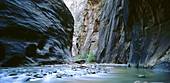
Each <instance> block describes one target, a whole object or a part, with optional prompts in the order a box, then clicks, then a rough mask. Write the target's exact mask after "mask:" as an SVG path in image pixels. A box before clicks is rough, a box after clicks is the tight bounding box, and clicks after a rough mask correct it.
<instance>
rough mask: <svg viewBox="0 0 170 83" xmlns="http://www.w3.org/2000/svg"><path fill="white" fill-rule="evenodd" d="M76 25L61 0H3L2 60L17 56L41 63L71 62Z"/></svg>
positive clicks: (0, 1) (0, 21)
mask: <svg viewBox="0 0 170 83" xmlns="http://www.w3.org/2000/svg"><path fill="white" fill-rule="evenodd" d="M73 25H74V20H73V17H72V15H71V13H70V12H69V10H68V8H67V7H66V6H65V4H64V2H63V1H62V0H0V46H1V47H0V49H2V50H1V51H0V54H2V55H0V56H1V57H3V56H5V58H2V59H4V61H3V62H2V63H1V64H3V63H9V62H8V60H10V58H11V57H14V56H20V57H25V56H28V57H30V58H29V59H32V60H31V61H32V62H38V63H41V62H47V63H48V62H52V63H53V64H55V63H69V62H71V61H72V59H71V53H70V51H71V47H72V36H73V31H74V29H73ZM28 57H26V58H28ZM2 59H1V60H2ZM22 60H23V59H22ZM24 61H26V60H23V62H24ZM29 61H30V60H29ZM26 62H27V61H26ZM9 64H10V63H9ZM18 64H20V63H18ZM8 66H10V65H8Z"/></svg>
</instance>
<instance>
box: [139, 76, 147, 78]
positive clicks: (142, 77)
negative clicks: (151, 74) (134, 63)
mask: <svg viewBox="0 0 170 83" xmlns="http://www.w3.org/2000/svg"><path fill="white" fill-rule="evenodd" d="M138 77H139V78H145V77H146V76H145V75H138Z"/></svg>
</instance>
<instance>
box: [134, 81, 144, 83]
mask: <svg viewBox="0 0 170 83" xmlns="http://www.w3.org/2000/svg"><path fill="white" fill-rule="evenodd" d="M134 83H142V81H135V82H134Z"/></svg>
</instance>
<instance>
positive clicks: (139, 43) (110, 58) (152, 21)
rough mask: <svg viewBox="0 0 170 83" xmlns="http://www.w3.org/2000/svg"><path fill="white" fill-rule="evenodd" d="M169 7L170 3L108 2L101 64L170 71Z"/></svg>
mask: <svg viewBox="0 0 170 83" xmlns="http://www.w3.org/2000/svg"><path fill="white" fill-rule="evenodd" d="M168 3H169V0H162V1H160V0H135V1H134V0H107V3H106V4H105V6H104V9H103V12H102V15H101V16H102V17H101V19H100V20H101V21H100V29H99V40H98V50H97V61H98V62H104V63H109V62H113V63H128V64H129V66H136V67H139V66H140V67H153V66H157V65H158V64H159V66H157V68H158V67H159V68H161V66H162V65H163V66H164V68H166V69H168V68H170V65H169V62H170V60H169V57H170V54H169V49H170V15H169V12H170V10H169V8H170V6H169V5H168ZM165 56H166V57H165ZM157 62H159V63H157ZM160 63H161V64H162V65H160ZM165 66H166V67H165Z"/></svg>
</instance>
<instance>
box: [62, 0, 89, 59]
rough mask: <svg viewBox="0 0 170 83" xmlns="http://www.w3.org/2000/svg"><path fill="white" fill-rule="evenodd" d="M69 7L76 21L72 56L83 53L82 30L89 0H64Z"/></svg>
mask: <svg viewBox="0 0 170 83" xmlns="http://www.w3.org/2000/svg"><path fill="white" fill-rule="evenodd" d="M64 2H65V3H66V5H67V7H68V8H69V10H70V11H71V13H72V15H73V17H74V19H75V22H74V35H73V43H72V45H73V46H72V56H78V55H80V54H81V51H80V50H81V46H82V45H81V44H80V43H81V38H80V37H81V31H82V30H83V27H84V10H85V9H86V8H87V4H88V3H87V2H88V0H64Z"/></svg>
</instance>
